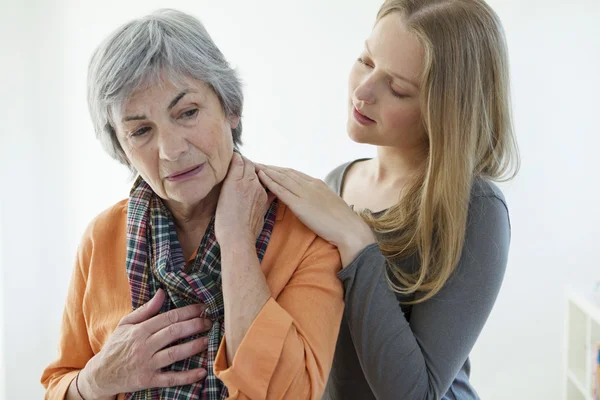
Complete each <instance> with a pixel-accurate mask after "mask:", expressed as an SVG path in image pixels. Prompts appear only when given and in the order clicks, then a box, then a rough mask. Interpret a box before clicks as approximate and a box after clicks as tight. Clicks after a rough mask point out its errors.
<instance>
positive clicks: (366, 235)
mask: <svg viewBox="0 0 600 400" xmlns="http://www.w3.org/2000/svg"><path fill="white" fill-rule="evenodd" d="M359 218H360V217H359ZM376 241H377V240H376V239H375V235H374V234H373V231H371V228H369V226H368V225H367V224H366V223H365V222H364V221H363V220H362V219H361V220H360V224H359V225H358V226H357V227H356V228H355V229H348V230H347V231H346V234H345V235H344V237H343V238H342V240H341V241H340V243H338V244H336V245H337V248H338V251H339V253H340V258H341V260H342V267H344V268H345V267H347V266H348V264H350V263H351V262H352V261H354V259H355V258H356V256H358V254H359V253H360V252H361V251H362V250H363V249H364V248H365V247H367V246H368V245H370V244H373V243H375V242H376Z"/></svg>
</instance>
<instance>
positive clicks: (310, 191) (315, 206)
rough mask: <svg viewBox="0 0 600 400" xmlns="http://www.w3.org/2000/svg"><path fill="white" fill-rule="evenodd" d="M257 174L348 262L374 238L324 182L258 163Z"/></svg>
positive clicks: (359, 218) (345, 262)
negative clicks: (336, 248)
mask: <svg viewBox="0 0 600 400" xmlns="http://www.w3.org/2000/svg"><path fill="white" fill-rule="evenodd" d="M257 169H258V170H259V172H258V177H259V178H260V180H261V181H262V183H263V184H264V185H265V186H266V187H268V188H269V190H270V191H271V192H273V193H274V194H275V195H276V196H277V197H278V198H279V199H281V201H282V202H284V203H285V204H286V205H287V206H288V207H289V208H290V209H291V210H292V212H293V213H294V214H295V215H296V216H297V217H298V218H299V219H300V220H301V221H302V222H303V223H304V225H306V226H307V227H308V228H310V229H311V230H312V231H313V232H315V233H316V234H317V235H319V236H321V237H322V238H323V239H325V240H327V241H328V242H330V243H331V244H333V245H335V246H337V247H338V250H339V251H340V255H341V258H342V264H343V266H347V265H348V264H349V263H350V262H351V261H352V260H353V259H354V257H356V255H357V254H358V253H359V252H360V251H361V250H362V249H363V248H364V247H366V246H367V245H369V244H371V243H374V242H375V238H374V236H373V233H372V232H371V229H370V228H369V226H368V225H367V224H366V223H365V222H364V221H363V220H362V218H361V217H360V216H359V215H357V214H356V213H355V212H354V211H353V210H352V209H351V208H350V207H349V206H348V205H347V204H346V202H344V200H343V199H342V198H341V197H339V196H338V195H337V194H335V193H334V192H333V191H332V190H331V189H329V187H328V186H327V184H325V182H323V181H322V180H320V179H315V178H313V177H311V176H308V175H306V174H304V173H302V172H299V171H296V170H293V169H288V168H279V167H274V166H267V165H257Z"/></svg>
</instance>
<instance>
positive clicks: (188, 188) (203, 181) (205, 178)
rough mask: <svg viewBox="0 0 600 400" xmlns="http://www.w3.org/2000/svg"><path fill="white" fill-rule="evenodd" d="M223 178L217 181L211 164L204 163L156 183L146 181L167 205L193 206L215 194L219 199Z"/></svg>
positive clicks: (176, 172) (175, 172) (177, 172)
mask: <svg viewBox="0 0 600 400" xmlns="http://www.w3.org/2000/svg"><path fill="white" fill-rule="evenodd" d="M223 178H224V176H223V177H220V179H218V180H217V179H216V178H215V173H214V172H213V171H212V170H211V167H210V165H209V163H208V162H204V163H201V164H196V166H192V167H189V168H185V169H183V170H181V171H174V173H172V174H170V175H168V176H166V177H165V178H163V179H161V180H159V182H156V183H154V182H152V181H153V180H152V179H150V180H148V179H146V177H144V180H146V181H147V182H149V183H150V187H152V189H153V190H154V192H155V193H156V194H157V195H158V196H159V197H161V198H162V199H163V200H165V201H166V202H167V203H168V202H175V203H179V204H182V205H187V206H193V205H197V204H198V203H199V202H200V201H202V200H204V199H206V198H207V197H208V196H209V195H213V194H214V195H216V197H218V192H219V190H220V186H221V185H220V183H221V182H222V180H223Z"/></svg>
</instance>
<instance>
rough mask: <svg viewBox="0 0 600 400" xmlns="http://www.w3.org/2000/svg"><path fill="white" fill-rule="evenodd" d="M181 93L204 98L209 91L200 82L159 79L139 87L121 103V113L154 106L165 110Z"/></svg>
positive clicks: (183, 79) (185, 79)
mask: <svg viewBox="0 0 600 400" xmlns="http://www.w3.org/2000/svg"><path fill="white" fill-rule="evenodd" d="M181 92H186V93H194V94H195V95H200V96H202V97H206V96H207V95H208V92H210V89H209V88H208V86H207V85H206V84H205V83H204V82H201V81H198V80H195V79H191V78H182V79H181V80H171V79H167V78H164V79H163V78H161V79H160V80H156V81H155V82H148V83H144V84H142V85H140V87H138V88H137V89H136V90H134V91H133V92H132V93H131V94H130V95H129V96H128V97H127V98H126V99H125V101H124V102H123V107H122V108H123V111H124V113H126V112H127V111H131V110H133V109H139V108H147V107H152V106H154V105H157V106H162V107H163V108H166V107H167V106H168V105H169V103H170V102H171V101H172V100H173V99H174V98H175V97H176V96H177V95H178V94H180V93H181Z"/></svg>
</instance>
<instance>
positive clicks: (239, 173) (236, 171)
mask: <svg viewBox="0 0 600 400" xmlns="http://www.w3.org/2000/svg"><path fill="white" fill-rule="evenodd" d="M227 176H229V177H230V179H235V180H240V179H242V177H243V176H244V159H243V158H242V156H241V155H240V154H238V153H237V152H235V151H234V152H233V156H232V157H231V162H230V163H229V171H228V172H227Z"/></svg>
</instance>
